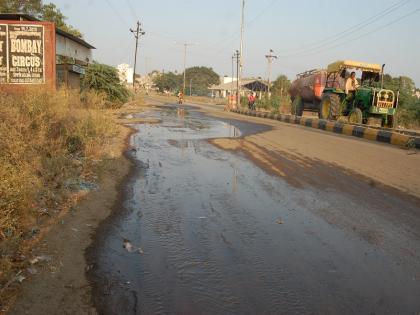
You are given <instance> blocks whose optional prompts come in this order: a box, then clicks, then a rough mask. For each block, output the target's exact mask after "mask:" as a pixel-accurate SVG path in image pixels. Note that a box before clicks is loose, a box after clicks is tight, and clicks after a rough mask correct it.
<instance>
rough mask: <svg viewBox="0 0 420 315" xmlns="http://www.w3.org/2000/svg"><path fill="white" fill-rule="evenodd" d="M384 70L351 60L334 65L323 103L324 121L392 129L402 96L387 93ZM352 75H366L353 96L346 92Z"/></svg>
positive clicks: (322, 113)
mask: <svg viewBox="0 0 420 315" xmlns="http://www.w3.org/2000/svg"><path fill="white" fill-rule="evenodd" d="M383 67H384V66H381V65H378V64H369V63H364V62H358V61H351V60H344V61H337V62H334V63H332V64H330V65H329V66H328V68H327V80H326V83H325V88H324V91H323V93H322V98H321V103H320V109H319V114H320V117H321V118H322V119H333V120H344V121H346V122H350V123H354V124H362V123H367V124H368V125H375V126H382V125H384V126H390V127H392V124H393V116H394V115H395V113H396V109H397V107H398V94H397V95H395V93H394V92H393V91H391V90H386V89H383V84H382V78H383ZM349 71H361V72H362V76H361V82H360V86H359V87H357V89H356V91H355V92H354V93H353V94H351V93H349V94H346V91H345V83H346V79H347V77H348V75H349Z"/></svg>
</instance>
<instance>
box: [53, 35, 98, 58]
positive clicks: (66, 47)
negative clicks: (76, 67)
mask: <svg viewBox="0 0 420 315" xmlns="http://www.w3.org/2000/svg"><path fill="white" fill-rule="evenodd" d="M56 45H57V47H56V49H57V50H56V53H57V55H61V56H66V57H69V58H74V59H76V60H80V61H83V62H91V61H92V51H91V50H90V49H89V48H87V47H85V46H83V45H81V44H79V43H77V42H74V41H72V40H71V39H69V38H67V37H64V36H62V35H60V34H57V36H56Z"/></svg>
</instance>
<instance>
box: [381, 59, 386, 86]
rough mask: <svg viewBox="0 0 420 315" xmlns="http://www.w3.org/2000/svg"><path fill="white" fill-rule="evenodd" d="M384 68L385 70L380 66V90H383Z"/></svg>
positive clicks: (383, 66)
mask: <svg viewBox="0 0 420 315" xmlns="http://www.w3.org/2000/svg"><path fill="white" fill-rule="evenodd" d="M384 68H385V64H383V65H382V70H381V90H382V89H383V88H384Z"/></svg>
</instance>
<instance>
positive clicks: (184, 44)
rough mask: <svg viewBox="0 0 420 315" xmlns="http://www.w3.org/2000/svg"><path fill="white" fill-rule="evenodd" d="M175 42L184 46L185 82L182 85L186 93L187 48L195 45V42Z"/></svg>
mask: <svg viewBox="0 0 420 315" xmlns="http://www.w3.org/2000/svg"><path fill="white" fill-rule="evenodd" d="M175 44H178V45H183V46H184V83H183V87H182V94H184V95H185V84H186V82H185V80H186V73H185V70H186V67H187V48H188V46H192V45H194V44H189V43H177V42H175Z"/></svg>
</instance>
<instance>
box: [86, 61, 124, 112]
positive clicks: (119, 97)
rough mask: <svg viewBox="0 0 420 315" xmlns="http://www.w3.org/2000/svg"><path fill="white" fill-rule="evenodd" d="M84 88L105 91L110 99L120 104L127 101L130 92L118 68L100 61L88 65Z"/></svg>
mask: <svg viewBox="0 0 420 315" xmlns="http://www.w3.org/2000/svg"><path fill="white" fill-rule="evenodd" d="M82 90H94V91H97V92H104V93H106V95H107V99H108V101H110V102H113V103H119V104H122V103H125V102H127V100H128V97H129V92H128V90H127V88H126V87H125V86H124V85H122V83H121V81H120V78H119V76H118V71H117V69H115V68H114V67H111V66H107V65H104V64H99V63H93V64H90V65H89V66H88V67H87V69H86V74H85V77H84V78H83V80H82Z"/></svg>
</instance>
